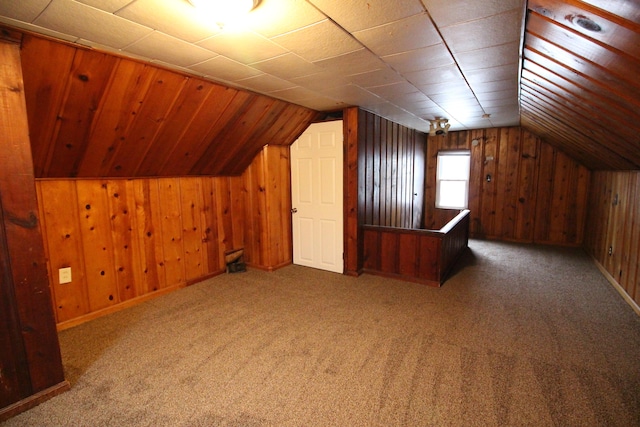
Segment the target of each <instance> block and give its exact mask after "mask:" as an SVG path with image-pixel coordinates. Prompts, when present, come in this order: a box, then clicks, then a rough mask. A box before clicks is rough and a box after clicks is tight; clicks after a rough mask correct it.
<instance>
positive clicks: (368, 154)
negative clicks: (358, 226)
mask: <svg viewBox="0 0 640 427" xmlns="http://www.w3.org/2000/svg"><path fill="white" fill-rule="evenodd" d="M361 120H363V121H364V123H363V125H364V129H363V130H364V133H363V134H360V135H358V136H359V138H361V141H362V144H363V145H364V147H365V157H364V159H363V160H364V185H365V191H364V194H363V196H364V203H365V205H364V215H365V217H364V223H365V224H372V225H373V191H372V190H373V189H372V188H371V185H372V183H373V173H374V170H373V163H374V158H375V157H374V155H373V153H374V150H373V128H374V115H373V114H372V113H370V112H368V111H367V112H364V113H363V114H362V118H361Z"/></svg>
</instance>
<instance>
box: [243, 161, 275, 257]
mask: <svg viewBox="0 0 640 427" xmlns="http://www.w3.org/2000/svg"><path fill="white" fill-rule="evenodd" d="M265 156H266V155H265V151H264V150H263V151H262V152H260V154H259V155H258V156H256V159H255V160H254V161H253V163H252V164H251V170H252V173H251V181H250V182H249V183H248V187H247V190H248V192H249V197H250V198H251V199H252V205H253V209H252V221H253V223H254V238H255V239H256V242H259V245H258V246H257V247H255V248H254V249H256V251H255V252H254V254H253V255H254V261H253V262H254V263H256V261H257V263H256V264H257V265H259V266H262V267H268V266H269V261H270V255H271V254H270V250H271V247H270V246H269V225H268V222H267V221H268V217H267V197H266V188H267V184H266V181H265V178H266V176H265V175H266V164H265V163H266V159H265Z"/></svg>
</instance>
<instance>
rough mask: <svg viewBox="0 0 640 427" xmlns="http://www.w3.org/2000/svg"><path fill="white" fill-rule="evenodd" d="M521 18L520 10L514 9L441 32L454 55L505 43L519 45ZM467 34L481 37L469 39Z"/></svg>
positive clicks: (446, 28)
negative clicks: (480, 35)
mask: <svg viewBox="0 0 640 427" xmlns="http://www.w3.org/2000/svg"><path fill="white" fill-rule="evenodd" d="M522 16H523V13H522V10H519V9H516V10H512V11H509V12H505V13H502V14H500V15H493V16H489V17H487V18H483V19H477V20H475V21H469V22H464V23H461V24H456V25H452V26H449V27H444V28H442V29H441V32H442V36H443V37H444V40H445V42H446V43H447V44H448V45H449V47H450V49H451V51H452V52H453V53H454V54H455V53H460V52H469V51H473V50H478V49H483V48H487V47H491V46H500V45H504V44H506V43H513V42H515V43H519V41H520V38H521V32H520V25H519V23H520V22H521V21H522ZM469 34H482V37H469ZM511 61H513V60H511Z"/></svg>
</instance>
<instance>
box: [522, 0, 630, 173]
mask: <svg viewBox="0 0 640 427" xmlns="http://www.w3.org/2000/svg"><path fill="white" fill-rule="evenodd" d="M639 76H640V2H638V1H624V0H584V1H576V0H562V1H561V0H529V2H528V11H527V22H526V29H525V40H524V50H523V68H522V77H521V123H522V125H523V126H525V127H527V128H529V129H530V130H531V131H533V132H534V133H536V134H538V135H540V136H542V137H544V138H545V139H546V140H547V141H548V142H550V143H553V144H554V145H556V146H558V147H559V148H561V149H562V150H564V151H565V152H567V153H568V154H570V155H571V156H573V157H574V158H575V159H577V160H579V161H580V162H582V163H583V164H584V165H585V166H587V167H588V168H590V169H640V79H639V78H638V77H639Z"/></svg>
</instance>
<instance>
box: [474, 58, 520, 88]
mask: <svg viewBox="0 0 640 427" xmlns="http://www.w3.org/2000/svg"><path fill="white" fill-rule="evenodd" d="M519 68H520V64H519V63H518V62H512V63H511V64H506V65H500V66H497V67H489V68H482V69H479V70H470V71H465V73H464V76H465V77H466V79H467V81H469V83H470V84H471V85H473V84H476V83H484V82H494V81H498V80H505V79H510V78H513V79H516V80H517V79H518V70H519Z"/></svg>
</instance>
